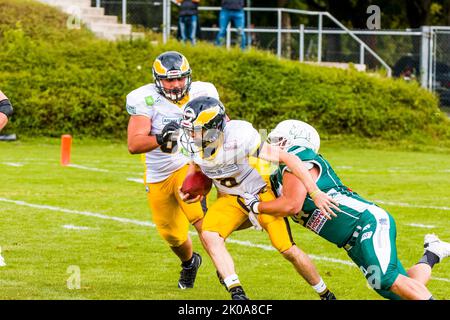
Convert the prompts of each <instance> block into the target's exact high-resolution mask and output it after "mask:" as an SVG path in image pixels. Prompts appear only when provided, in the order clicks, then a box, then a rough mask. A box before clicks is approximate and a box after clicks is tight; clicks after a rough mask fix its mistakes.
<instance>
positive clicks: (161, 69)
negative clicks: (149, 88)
mask: <svg viewBox="0 0 450 320" xmlns="http://www.w3.org/2000/svg"><path fill="white" fill-rule="evenodd" d="M153 69H155V71H156V73H157V74H160V75H165V74H166V72H167V69H166V68H165V67H164V66H163V65H162V63H161V60H159V59H156V60H155V62H154V63H153Z"/></svg>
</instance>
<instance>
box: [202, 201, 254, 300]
mask: <svg viewBox="0 0 450 320" xmlns="http://www.w3.org/2000/svg"><path fill="white" fill-rule="evenodd" d="M245 220H247V216H246V215H245V214H244V213H243V212H242V211H241V209H240V207H239V205H238V204H237V201H236V197H234V196H229V195H224V196H221V197H219V198H218V199H217V201H216V202H215V203H214V204H213V205H212V206H211V207H210V208H209V209H208V213H207V214H206V216H205V218H204V219H203V226H202V229H203V231H202V235H203V239H204V241H205V247H206V250H207V251H208V254H209V256H210V257H211V260H212V261H213V263H214V266H215V267H216V270H217V272H218V273H219V274H218V275H219V279H220V278H222V280H223V283H224V284H225V286H226V288H227V290H228V291H229V292H230V293H231V296H232V299H236V300H237V299H239V300H243V299H248V298H247V297H246V295H245V292H244V290H243V288H242V285H241V283H240V280H239V277H238V276H237V274H236V270H235V267H234V262H233V258H232V257H231V255H230V253H229V252H228V250H227V248H226V246H225V239H226V238H227V237H228V236H229V235H230V234H231V233H232V232H233V231H234V230H236V229H237V228H238V227H239V226H240V225H241V224H242V223H243V222H244V221H245Z"/></svg>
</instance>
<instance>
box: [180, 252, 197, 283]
mask: <svg viewBox="0 0 450 320" xmlns="http://www.w3.org/2000/svg"><path fill="white" fill-rule="evenodd" d="M201 264H202V257H201V256H200V255H199V254H198V253H196V252H194V253H193V254H192V263H191V265H190V266H189V267H183V265H181V272H180V280H178V288H180V289H189V288H193V287H194V282H195V277H196V276H197V271H198V268H200V266H201Z"/></svg>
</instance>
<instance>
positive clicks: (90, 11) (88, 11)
mask: <svg viewBox="0 0 450 320" xmlns="http://www.w3.org/2000/svg"><path fill="white" fill-rule="evenodd" d="M81 15H82V16H84V15H88V16H103V15H105V8H95V7H89V8H81Z"/></svg>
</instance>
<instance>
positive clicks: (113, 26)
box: [86, 22, 131, 34]
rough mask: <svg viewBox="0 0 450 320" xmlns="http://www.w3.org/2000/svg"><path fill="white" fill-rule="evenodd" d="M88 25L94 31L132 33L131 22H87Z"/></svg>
mask: <svg viewBox="0 0 450 320" xmlns="http://www.w3.org/2000/svg"><path fill="white" fill-rule="evenodd" d="M86 26H87V27H88V28H89V29H91V30H92V31H94V32H96V31H98V32H112V33H128V34H130V33H131V25H129V24H118V23H97V22H95V23H92V22H87V23H86Z"/></svg>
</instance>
